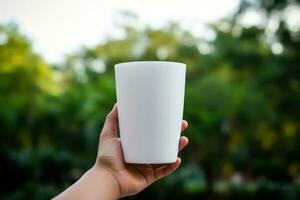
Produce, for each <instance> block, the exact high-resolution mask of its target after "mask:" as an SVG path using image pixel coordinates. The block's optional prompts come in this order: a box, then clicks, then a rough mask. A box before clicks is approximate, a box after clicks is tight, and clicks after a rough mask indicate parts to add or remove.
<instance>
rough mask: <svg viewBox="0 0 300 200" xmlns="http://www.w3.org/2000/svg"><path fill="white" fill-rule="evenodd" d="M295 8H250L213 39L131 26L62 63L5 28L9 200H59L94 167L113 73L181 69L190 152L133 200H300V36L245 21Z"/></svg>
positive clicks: (0, 108) (0, 107) (0, 83)
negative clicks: (159, 65)
mask: <svg viewBox="0 0 300 200" xmlns="http://www.w3.org/2000/svg"><path fill="white" fill-rule="evenodd" d="M297 3H299V2H298V1H295V2H294V4H293V5H297ZM290 5H291V4H289V1H257V2H256V1H242V2H241V5H240V9H239V10H238V11H237V13H235V14H234V16H233V17H232V18H230V19H224V20H221V21H220V22H217V23H215V24H213V25H210V26H208V27H207V29H209V30H210V31H211V32H212V34H213V35H215V38H214V39H213V40H205V39H203V38H198V37H196V36H194V35H192V34H191V33H189V31H187V30H183V29H181V28H180V26H178V25H177V24H176V23H170V24H168V25H166V26H165V27H164V28H162V29H153V28H149V27H148V28H145V29H143V30H140V29H136V28H135V26H134V24H125V25H124V26H123V31H124V33H125V36H124V37H123V38H110V37H108V39H107V41H106V42H105V43H102V44H99V45H97V46H95V47H93V48H82V49H81V50H79V51H78V52H77V53H74V54H72V55H69V56H67V57H66V59H65V62H64V63H63V64H61V65H57V66H56V65H49V64H47V63H46V62H45V61H44V60H43V59H42V58H41V57H40V56H39V55H37V54H36V53H34V52H33V50H32V46H31V41H30V40H29V39H28V38H26V37H25V36H24V35H22V34H20V32H19V31H18V28H17V26H16V25H12V24H10V25H2V26H0V91H1V96H0V127H1V128H0V131H1V134H0V158H1V164H0V171H1V177H2V181H1V187H0V198H1V199H49V198H51V197H53V196H55V195H56V194H58V193H59V192H61V191H62V190H63V189H64V188H66V187H67V186H69V185H70V184H71V183H72V182H74V181H75V180H77V179H78V178H79V177H80V176H81V175H82V173H83V172H84V171H85V170H87V169H88V168H89V167H91V166H92V164H93V162H94V160H95V157H96V152H97V144H98V137H99V132H100V130H101V128H102V123H103V121H104V118H105V115H106V113H108V111H109V110H110V109H111V107H112V106H113V104H114V102H115V99H116V97H115V83H114V70H113V66H114V64H116V63H118V62H123V61H132V60H172V61H179V62H184V63H186V64H187V66H188V68H187V80H186V81H187V83H186V100H185V114H184V118H185V119H186V120H187V121H189V128H188V130H187V131H186V133H184V134H187V135H188V136H189V138H190V145H189V146H188V147H187V149H186V150H185V151H184V152H182V153H181V157H182V159H183V164H182V166H181V168H180V169H179V170H178V171H177V172H176V173H174V174H173V175H171V176H169V177H168V178H166V179H163V180H161V181H159V182H158V183H155V184H154V185H153V186H151V187H150V188H148V189H146V190H145V191H143V192H142V193H140V194H138V195H136V196H134V197H129V198H128V199H200V198H203V199H266V198H268V199H269V198H271V199H299V198H300V148H299V145H298V144H299V142H300V126H299V124H300V123H299V121H300V66H299V64H300V33H299V30H298V31H295V30H291V29H290V28H289V27H288V24H287V23H286V21H285V20H284V18H280V20H279V23H278V28H277V29H276V31H275V32H274V33H273V34H271V35H270V34H267V31H268V30H267V26H250V27H244V26H241V24H239V23H238V19H239V16H241V15H243V14H244V13H245V12H246V11H247V9H253V8H254V9H256V8H259V9H260V10H261V11H262V12H264V13H265V14H266V19H267V20H268V19H271V18H272V16H273V15H274V13H275V14H277V15H280V13H281V14H282V13H283V12H284V10H285V9H286V8H287V7H288V6H290ZM282 15H283V14H282ZM274 44H275V46H274ZM276 45H277V51H276V48H275V47H276ZM278 45H279V46H280V47H282V49H281V50H282V52H281V51H278V48H279V47H278ZM273 48H275V49H273ZM272 50H273V51H272ZM279 50H280V48H279Z"/></svg>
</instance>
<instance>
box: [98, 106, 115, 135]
mask: <svg viewBox="0 0 300 200" xmlns="http://www.w3.org/2000/svg"><path fill="white" fill-rule="evenodd" d="M118 127H119V121H118V108H117V104H115V105H114V107H113V109H112V110H111V111H110V113H108V115H107V116H106V119H105V122H104V126H103V129H102V132H101V136H100V140H106V139H109V138H114V137H118Z"/></svg>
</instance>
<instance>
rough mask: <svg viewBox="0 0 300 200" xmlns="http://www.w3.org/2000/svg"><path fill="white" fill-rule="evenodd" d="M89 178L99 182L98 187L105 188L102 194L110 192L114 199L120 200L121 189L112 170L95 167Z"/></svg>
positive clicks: (89, 173) (104, 167)
mask: <svg viewBox="0 0 300 200" xmlns="http://www.w3.org/2000/svg"><path fill="white" fill-rule="evenodd" d="M87 174H88V175H87V176H90V177H92V178H93V179H95V180H97V183H98V184H97V185H101V186H104V187H102V188H103V189H102V188H101V191H102V193H106V192H109V193H111V194H113V195H111V196H113V198H112V199H118V198H120V187H119V183H118V181H117V179H116V177H115V175H114V174H113V172H112V170H111V169H109V168H108V167H106V166H102V165H100V166H99V165H95V166H93V167H92V168H91V169H90V170H89V171H88V172H87Z"/></svg>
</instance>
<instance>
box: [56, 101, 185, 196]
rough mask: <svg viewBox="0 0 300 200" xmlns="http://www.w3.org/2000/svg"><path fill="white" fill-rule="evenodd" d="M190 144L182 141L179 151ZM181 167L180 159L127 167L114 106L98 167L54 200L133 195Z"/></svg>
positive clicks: (109, 116)
mask: <svg viewBox="0 0 300 200" xmlns="http://www.w3.org/2000/svg"><path fill="white" fill-rule="evenodd" d="M187 126H188V123H187V122H186V121H185V120H183V121H182V126H181V130H182V131H183V130H185V129H186V128H187ZM187 144H188V138H187V137H185V136H182V137H180V140H179V151H181V150H182V149H183V148H184V147H185V146H186V145H187ZM180 163H181V159H180V158H177V160H176V162H175V163H171V164H127V163H124V160H123V154H122V148H121V141H120V138H119V137H118V109H117V106H116V104H115V106H114V107H113V109H112V111H111V112H110V113H109V114H108V115H107V117H106V120H105V123H104V126H103V129H102V132H101V135H100V140H99V148H98V154H97V159H96V162H95V165H94V166H93V167H92V168H91V169H90V170H88V171H87V172H86V173H85V174H84V175H83V176H82V177H81V178H80V179H79V180H78V181H77V182H76V183H74V184H73V185H72V186H70V187H69V188H68V189H66V190H65V191H64V192H63V193H61V194H60V195H58V196H57V197H55V199H75V200H76V199H91V200H104V199H105V200H108V199H118V198H121V197H125V196H129V195H133V194H136V193H138V192H140V191H142V190H143V189H145V188H146V187H148V186H149V185H151V184H152V183H153V182H155V181H157V180H159V179H161V178H163V177H165V176H167V175H169V174H171V173H172V172H174V171H175V170H176V169H177V168H178V167H179V165H180Z"/></svg>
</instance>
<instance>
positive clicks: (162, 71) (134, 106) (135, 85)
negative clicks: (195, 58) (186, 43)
mask: <svg viewBox="0 0 300 200" xmlns="http://www.w3.org/2000/svg"><path fill="white" fill-rule="evenodd" d="M185 71H186V65H185V64H183V63H177V62H164V61H141V62H127V63H120V64H117V65H115V76H116V91H117V104H118V117H119V129H120V137H121V145H122V150H123V156H124V160H125V162H126V163H141V164H149V163H152V164H155V163H173V162H175V161H176V159H177V154H178V144H179V138H180V131H181V130H180V129H181V123H182V115H183V105H184V88H185Z"/></svg>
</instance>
